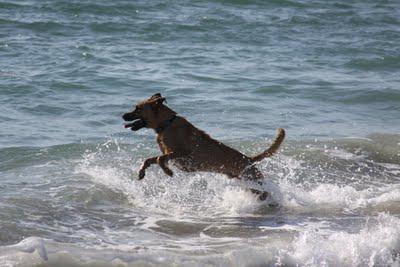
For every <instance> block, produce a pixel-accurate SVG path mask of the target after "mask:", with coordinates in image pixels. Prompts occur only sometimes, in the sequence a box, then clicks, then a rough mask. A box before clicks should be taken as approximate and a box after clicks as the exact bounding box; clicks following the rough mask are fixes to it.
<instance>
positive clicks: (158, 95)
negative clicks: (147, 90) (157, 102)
mask: <svg viewBox="0 0 400 267" xmlns="http://www.w3.org/2000/svg"><path fill="white" fill-rule="evenodd" d="M161 97H162V96H161V94H160V93H157V94H154V95H152V96H151V97H150V99H156V98H161Z"/></svg>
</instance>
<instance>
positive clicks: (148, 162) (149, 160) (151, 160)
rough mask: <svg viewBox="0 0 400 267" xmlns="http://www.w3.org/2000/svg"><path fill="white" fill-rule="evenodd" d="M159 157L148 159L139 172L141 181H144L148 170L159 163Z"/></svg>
mask: <svg viewBox="0 0 400 267" xmlns="http://www.w3.org/2000/svg"><path fill="white" fill-rule="evenodd" d="M157 158H158V157H153V158H148V159H146V160H145V161H144V162H143V164H142V166H141V167H140V170H139V180H142V179H143V178H144V176H145V174H146V169H147V168H148V167H149V166H150V165H151V164H155V163H157Z"/></svg>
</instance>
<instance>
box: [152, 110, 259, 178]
mask: <svg viewBox="0 0 400 267" xmlns="http://www.w3.org/2000/svg"><path fill="white" fill-rule="evenodd" d="M157 141H158V144H159V145H160V148H161V150H162V151H163V152H164V153H169V152H174V153H184V154H188V155H189V156H187V157H185V158H182V159H180V158H178V159H175V163H177V166H178V167H180V168H181V169H183V170H185V171H212V172H219V173H224V174H227V175H229V176H231V177H235V176H239V175H240V173H241V172H242V170H243V169H244V168H245V167H246V166H247V165H249V164H250V163H251V159H250V158H249V157H247V156H246V155H244V154H242V153H240V152H239V151H237V150H235V149H233V148H231V147H229V146H227V145H225V144H223V143H221V142H219V141H217V140H215V139H213V138H211V137H210V136H209V135H208V134H206V133H205V132H204V131H202V130H200V129H198V128H196V127H195V126H193V125H192V124H191V123H190V122H188V121H187V120H186V119H185V118H183V117H179V116H177V119H176V120H175V122H174V124H173V125H171V127H169V128H168V129H166V130H165V131H164V132H162V133H160V134H159V135H158V138H157Z"/></svg>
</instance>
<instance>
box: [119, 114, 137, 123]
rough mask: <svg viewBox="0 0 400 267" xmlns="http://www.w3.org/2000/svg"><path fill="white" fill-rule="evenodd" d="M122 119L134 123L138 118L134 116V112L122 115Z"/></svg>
mask: <svg viewBox="0 0 400 267" xmlns="http://www.w3.org/2000/svg"><path fill="white" fill-rule="evenodd" d="M122 118H123V119H124V121H133V120H134V119H136V116H135V115H134V114H133V112H128V113H125V114H124V115H122Z"/></svg>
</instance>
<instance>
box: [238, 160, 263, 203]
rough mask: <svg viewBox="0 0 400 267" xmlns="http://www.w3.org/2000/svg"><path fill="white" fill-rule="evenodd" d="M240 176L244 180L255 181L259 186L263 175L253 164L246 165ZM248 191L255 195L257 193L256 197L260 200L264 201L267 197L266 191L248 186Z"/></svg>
mask: <svg viewBox="0 0 400 267" xmlns="http://www.w3.org/2000/svg"><path fill="white" fill-rule="evenodd" d="M241 177H242V178H243V179H245V180H250V181H255V182H257V183H258V184H259V185H260V186H262V184H263V183H262V180H263V179H264V175H263V174H262V173H261V172H260V171H259V170H258V169H257V168H256V167H254V166H249V167H247V168H246V169H245V170H244V171H243V173H242V175H241ZM249 190H250V192H252V193H253V194H255V195H258V199H259V200H261V201H264V200H266V199H267V197H268V192H266V191H262V190H258V189H254V188H250V189H249Z"/></svg>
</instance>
